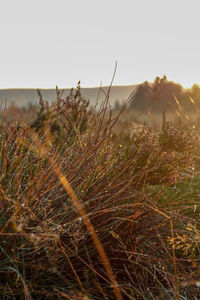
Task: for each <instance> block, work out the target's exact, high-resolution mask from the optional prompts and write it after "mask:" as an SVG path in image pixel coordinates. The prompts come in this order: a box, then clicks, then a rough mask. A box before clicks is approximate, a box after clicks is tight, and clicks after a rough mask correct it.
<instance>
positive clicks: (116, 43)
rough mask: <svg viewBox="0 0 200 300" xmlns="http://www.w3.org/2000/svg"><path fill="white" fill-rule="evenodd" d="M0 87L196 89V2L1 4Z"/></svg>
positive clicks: (28, 0)
mask: <svg viewBox="0 0 200 300" xmlns="http://www.w3.org/2000/svg"><path fill="white" fill-rule="evenodd" d="M0 11H1V16H0V88H6V87H39V88H42V87H48V88H49V87H52V88H54V87H55V86H56V85H58V86H59V87H72V86H76V83H77V82H78V80H81V86H99V85H100V83H101V82H102V84H103V85H107V84H109V83H110V80H111V78H112V74H113V70H114V65H115V61H117V63H118V68H117V73H116V76H115V80H114V84H115V85H118V84H120V85H122V84H135V83H140V82H143V81H145V80H149V81H153V79H154V78H155V77H156V76H162V75H164V74H166V75H167V77H168V79H169V80H174V81H177V82H180V83H182V84H183V85H184V86H191V85H192V84H193V83H194V82H197V83H199V84H200V1H199V0H167V1H166V0H123V1H122V0H101V1H100V0H98V1H97V0H79V1H78V0H4V1H3V0H2V1H0Z"/></svg>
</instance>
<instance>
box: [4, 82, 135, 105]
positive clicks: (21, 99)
mask: <svg viewBox="0 0 200 300" xmlns="http://www.w3.org/2000/svg"><path fill="white" fill-rule="evenodd" d="M136 88H137V85H127V86H112V88H111V92H110V103H111V104H112V105H115V103H116V101H118V102H119V103H121V102H122V101H124V100H126V99H127V98H128V97H129V95H130V94H131V93H132V92H133V91H134V90H135V89H136ZM108 89H109V87H108V86H105V87H102V88H101V91H100V88H99V87H94V88H81V92H82V95H83V96H84V97H85V98H86V99H89V100H90V101H91V103H95V102H96V99H97V97H98V95H99V102H101V101H103V99H105V94H106V93H107V92H108ZM70 90H71V89H64V93H63V96H62V97H63V98H65V97H66V96H67V95H68V94H69V93H70ZM40 92H41V94H42V96H43V98H44V99H45V100H47V101H48V102H50V103H51V102H54V101H55V100H56V89H40ZM5 99H7V103H8V105H10V104H14V105H16V106H20V107H21V106H28V105H29V104H35V103H37V102H38V101H39V97H38V93H37V89H0V101H4V100H5Z"/></svg>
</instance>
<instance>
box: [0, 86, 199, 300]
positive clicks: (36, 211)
mask: <svg viewBox="0 0 200 300" xmlns="http://www.w3.org/2000/svg"><path fill="white" fill-rule="evenodd" d="M38 93H39V96H40V102H39V105H38V107H29V109H22V108H21V109H17V108H15V107H10V108H6V107H4V105H2V108H1V119H0V122H1V123H0V164H1V167H0V210H1V214H0V239H1V243H0V256H1V260H0V298H1V299H5V300H7V299H84V300H85V299H91V300H92V299H94V300H95V299H146V300H147V299H152V300H153V299H163V300H165V299H185V300H186V299H187V300H189V299H200V290H199V286H200V268H199V263H200V248H199V245H200V225H199V224H200V223H199V222H200V206H199V200H200V185H199V180H200V156H199V150H200V143H199V123H198V121H195V123H194V122H193V121H192V120H185V119H184V118H183V119H182V118H181V117H180V118H179V119H178V121H176V122H175V121H174V122H169V121H168V116H167V114H166V112H165V111H163V114H161V115H160V122H161V125H160V129H159V130H155V128H152V126H151V124H146V125H145V124H137V123H136V122H135V121H134V118H133V116H132V115H134V112H130V109H128V107H129V103H128V100H127V103H126V104H125V105H124V106H123V107H122V108H121V110H120V109H119V110H118V111H111V109H110V108H109V91H108V93H107V95H106V96H105V101H104V102H103V103H102V104H101V106H100V107H99V106H98V107H97V108H95V107H90V104H89V102H88V101H86V100H85V99H84V98H83V96H82V94H81V89H80V86H79V85H78V87H77V89H76V90H72V91H71V93H70V95H69V96H67V98H64V99H63V97H62V91H59V90H58V89H57V99H55V103H54V104H51V105H50V104H48V103H47V102H45V100H44V99H43V97H42V94H41V93H40V92H39V91H38ZM154 127H155V126H154Z"/></svg>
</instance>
